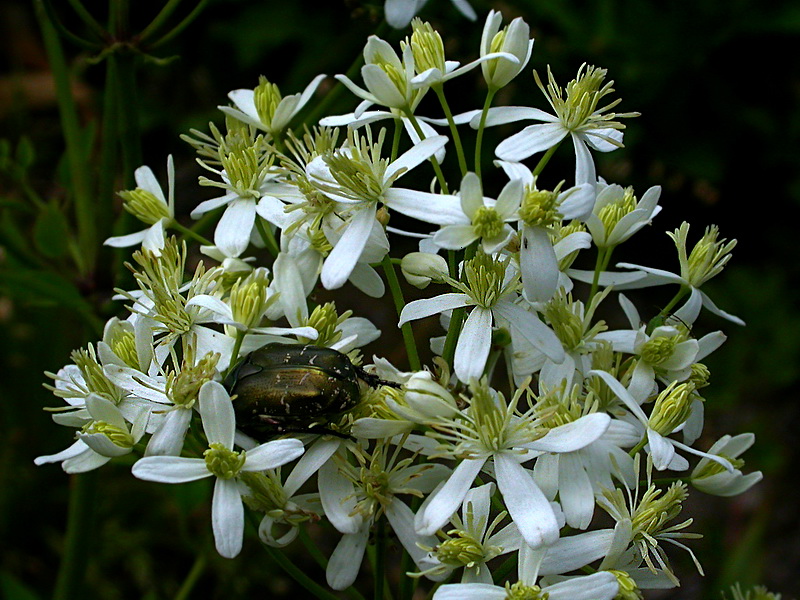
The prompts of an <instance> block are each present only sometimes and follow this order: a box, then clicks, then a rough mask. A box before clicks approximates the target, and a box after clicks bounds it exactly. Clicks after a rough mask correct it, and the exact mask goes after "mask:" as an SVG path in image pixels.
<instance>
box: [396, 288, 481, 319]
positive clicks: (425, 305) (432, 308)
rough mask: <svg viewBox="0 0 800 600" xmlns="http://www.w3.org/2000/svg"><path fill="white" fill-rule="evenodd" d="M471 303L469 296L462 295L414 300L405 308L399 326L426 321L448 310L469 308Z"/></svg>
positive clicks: (452, 294) (451, 294)
mask: <svg viewBox="0 0 800 600" xmlns="http://www.w3.org/2000/svg"><path fill="white" fill-rule="evenodd" d="M470 302H471V300H470V298H469V296H467V295H466V294H462V293H449V294H442V295H441V296H434V297H433V298H422V299H421V300H414V301H412V302H409V303H408V304H406V305H405V306H404V307H403V310H402V311H401V312H400V322H399V323H398V325H403V324H404V323H408V322H409V321H414V320H416V319H424V318H425V317H430V316H431V315H435V314H438V313H440V312H443V311H446V310H453V309H456V308H460V307H462V306H468V305H469V303H470Z"/></svg>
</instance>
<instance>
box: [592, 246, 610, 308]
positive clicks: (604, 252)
mask: <svg viewBox="0 0 800 600" xmlns="http://www.w3.org/2000/svg"><path fill="white" fill-rule="evenodd" d="M613 252H614V248H613V246H612V247H607V248H599V249H598V252H597V260H596V261H595V263H594V277H592V290H591V292H589V302H591V301H592V298H594V296H595V294H597V289H598V288H599V286H600V273H602V272H603V271H605V270H606V267H608V263H609V262H610V261H611V254H612V253H613Z"/></svg>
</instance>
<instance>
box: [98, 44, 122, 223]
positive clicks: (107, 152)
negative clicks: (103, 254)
mask: <svg viewBox="0 0 800 600" xmlns="http://www.w3.org/2000/svg"><path fill="white" fill-rule="evenodd" d="M118 89H119V69H118V64H117V57H116V55H115V54H113V53H112V54H109V56H108V58H107V59H106V79H105V89H104V91H103V123H102V128H101V130H100V173H98V180H99V182H98V191H97V197H98V200H99V203H98V204H99V205H103V206H108V208H111V207H112V206H113V205H114V202H113V195H114V191H115V190H114V183H115V179H116V176H117V174H118V172H119V168H118V164H117V144H118V143H119V140H118V138H117V132H116V122H117V113H118V111H119V110H120V103H119V94H118V93H117V90H118ZM125 214H126V213H125V212H123V213H122V215H120V218H119V220H118V221H119V222H121V221H124V220H125V218H124V215H125ZM104 216H105V215H104ZM109 227H110V222H108V221H106V222H101V223H100V224H99V229H100V231H102V232H106V231H108V230H109Z"/></svg>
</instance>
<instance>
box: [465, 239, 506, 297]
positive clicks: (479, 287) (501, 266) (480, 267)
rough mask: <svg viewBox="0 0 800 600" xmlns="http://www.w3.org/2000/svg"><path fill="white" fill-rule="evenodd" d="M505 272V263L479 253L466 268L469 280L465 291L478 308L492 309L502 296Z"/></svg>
mask: <svg viewBox="0 0 800 600" xmlns="http://www.w3.org/2000/svg"><path fill="white" fill-rule="evenodd" d="M505 272H506V263H505V262H501V261H497V260H495V259H493V258H492V257H491V256H489V255H487V254H483V253H482V252H480V251H479V252H478V253H477V254H476V255H475V258H473V259H472V260H470V261H468V262H467V263H466V265H465V266H464V273H465V275H466V279H467V286H466V288H465V289H464V291H465V292H466V293H467V294H468V295H469V296H470V297H471V298H472V299H473V300H474V301H475V303H476V304H477V305H478V306H481V307H483V308H491V307H492V306H494V305H495V304H496V303H497V301H498V300H499V299H500V297H501V295H502V292H503V277H504V276H505Z"/></svg>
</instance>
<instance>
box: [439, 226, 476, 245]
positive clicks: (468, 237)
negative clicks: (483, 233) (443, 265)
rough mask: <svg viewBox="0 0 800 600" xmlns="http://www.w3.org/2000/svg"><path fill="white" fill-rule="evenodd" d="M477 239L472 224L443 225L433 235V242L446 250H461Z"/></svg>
mask: <svg viewBox="0 0 800 600" xmlns="http://www.w3.org/2000/svg"><path fill="white" fill-rule="evenodd" d="M477 239H478V234H477V233H475V229H474V228H473V227H472V225H445V226H444V227H442V228H441V229H440V230H439V231H437V232H436V233H435V234H434V235H433V241H434V243H435V244H436V245H437V246H439V247H440V248H444V249H446V250H461V249H463V248H466V247H467V246H469V245H470V244H471V243H472V242H474V241H475V240H477Z"/></svg>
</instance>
